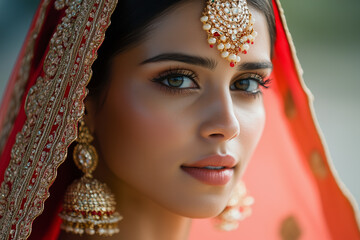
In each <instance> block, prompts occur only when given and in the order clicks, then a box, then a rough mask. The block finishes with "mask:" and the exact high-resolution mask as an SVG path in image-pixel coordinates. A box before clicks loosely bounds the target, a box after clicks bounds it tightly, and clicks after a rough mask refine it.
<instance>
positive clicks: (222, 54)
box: [221, 51, 229, 58]
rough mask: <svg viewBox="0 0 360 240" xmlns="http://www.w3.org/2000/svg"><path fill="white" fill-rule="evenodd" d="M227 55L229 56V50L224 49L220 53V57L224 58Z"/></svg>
mask: <svg viewBox="0 0 360 240" xmlns="http://www.w3.org/2000/svg"><path fill="white" fill-rule="evenodd" d="M227 56H229V52H227V51H225V52H222V53H221V57H223V58H226V57H227Z"/></svg>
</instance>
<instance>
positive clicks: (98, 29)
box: [0, 0, 117, 239]
mask: <svg viewBox="0 0 360 240" xmlns="http://www.w3.org/2000/svg"><path fill="white" fill-rule="evenodd" d="M116 4H117V1H116V0H68V1H66V5H67V9H66V10H65V13H66V16H65V17H64V18H63V19H62V22H61V23H60V24H59V25H58V27H57V31H56V33H55V34H54V35H53V38H52V40H51V42H50V48H49V53H48V55H47V57H46V60H45V63H44V73H43V74H42V75H41V76H40V77H39V78H38V79H37V82H36V84H35V85H34V86H33V87H32V88H31V89H30V91H29V93H28V96H27V99H26V103H25V113H26V115H27V120H26V122H25V124H24V126H23V128H22V130H21V132H19V133H18V134H17V136H16V142H15V144H14V146H13V148H12V152H11V161H10V164H9V166H8V168H7V169H6V171H5V177H4V182H3V183H2V185H1V188H0V232H1V234H0V236H1V239H26V238H27V237H28V236H29V235H30V232H31V226H32V222H33V220H34V219H35V218H36V217H37V216H39V215H40V214H41V212H42V211H43V208H44V201H45V200H46V199H47V198H48V196H49V191H48V189H49V187H50V185H51V184H52V182H53V181H54V180H55V177H56V172H57V168H58V167H59V166H60V164H61V163H62V162H63V161H64V160H65V158H66V155H67V148H68V146H69V145H70V144H71V143H72V142H73V141H74V140H75V139H76V135H77V132H76V131H77V127H76V126H77V122H78V120H79V118H80V117H81V116H82V115H83V112H84V103H83V99H84V98H85V96H86V94H87V91H86V85H87V83H88V82H89V80H90V77H91V74H92V71H91V65H92V63H93V62H94V61H95V59H96V51H97V49H98V48H99V46H100V44H101V43H102V41H103V39H104V36H105V30H106V29H107V27H108V26H109V24H110V16H111V14H112V12H113V11H114V9H115V6H116ZM57 7H58V6H57Z"/></svg>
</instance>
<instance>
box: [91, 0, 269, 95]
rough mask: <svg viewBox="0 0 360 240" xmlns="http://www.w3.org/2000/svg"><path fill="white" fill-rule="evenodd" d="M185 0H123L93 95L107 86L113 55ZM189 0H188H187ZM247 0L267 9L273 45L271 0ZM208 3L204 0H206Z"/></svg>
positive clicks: (98, 67) (98, 68)
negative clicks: (154, 21)
mask: <svg viewBox="0 0 360 240" xmlns="http://www.w3.org/2000/svg"><path fill="white" fill-rule="evenodd" d="M183 1H186V0H156V1H154V0H153V1H149V0H121V1H119V2H118V4H117V6H116V9H115V11H114V13H113V14H112V16H111V25H110V26H109V28H108V29H107V31H106V35H105V40H104V42H103V44H102V45H101V47H100V48H99V50H98V58H97V60H96V61H95V62H94V64H93V66H92V69H93V75H92V79H91V81H90V83H89V85H88V89H89V95H90V96H99V93H101V92H102V91H103V89H104V86H106V83H107V81H106V80H107V79H108V74H109V67H110V65H111V64H110V61H111V60H112V58H113V57H114V56H115V55H117V54H119V53H120V52H122V51H124V50H125V49H129V48H130V47H131V46H133V45H135V44H136V43H138V42H139V41H141V39H143V37H144V36H145V35H146V33H147V32H148V31H149V30H151V28H150V27H149V26H150V25H151V22H152V21H153V20H155V19H156V18H159V17H161V16H162V15H164V14H166V13H167V12H169V11H171V9H173V8H174V7H176V5H177V4H178V3H180V2H183ZM187 1H189V0H187ZM247 2H248V4H249V5H250V6H252V7H254V8H255V9H257V10H259V11H260V12H262V13H264V15H265V17H266V20H267V24H268V29H269V33H270V41H271V46H273V45H274V42H275V18H274V13H273V7H272V3H271V0H247ZM204 4H205V1H204Z"/></svg>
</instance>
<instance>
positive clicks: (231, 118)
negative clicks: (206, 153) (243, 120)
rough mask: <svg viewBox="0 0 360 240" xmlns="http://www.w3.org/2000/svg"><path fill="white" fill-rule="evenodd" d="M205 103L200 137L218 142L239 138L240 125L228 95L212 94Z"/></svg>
mask: <svg viewBox="0 0 360 240" xmlns="http://www.w3.org/2000/svg"><path fill="white" fill-rule="evenodd" d="M206 102H207V103H206V106H205V108H204V116H205V117H204V121H203V122H202V124H201V125H200V135H201V136H202V137H203V138H205V139H208V140H218V141H227V140H231V139H233V138H236V137H237V136H239V134H240V123H239V120H238V119H237V117H236V114H235V106H234V104H233V101H232V98H231V95H230V93H229V92H227V93H226V92H222V93H216V94H213V95H211V96H210V97H209V98H208V99H207V101H206Z"/></svg>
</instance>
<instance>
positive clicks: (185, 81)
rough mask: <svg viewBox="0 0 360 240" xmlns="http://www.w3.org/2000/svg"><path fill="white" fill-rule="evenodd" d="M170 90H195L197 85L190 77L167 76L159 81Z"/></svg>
mask: <svg viewBox="0 0 360 240" xmlns="http://www.w3.org/2000/svg"><path fill="white" fill-rule="evenodd" d="M159 82H160V83H162V84H164V85H166V86H169V87H172V88H196V87H197V84H196V83H195V82H194V80H192V79H191V78H190V77H188V76H185V75H168V76H165V77H163V78H162V79H161V81H159Z"/></svg>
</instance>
